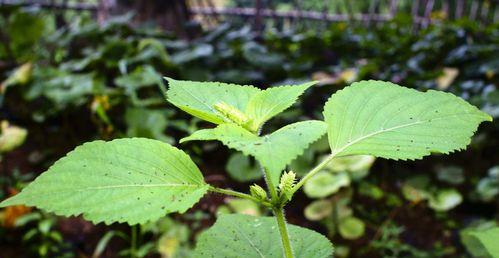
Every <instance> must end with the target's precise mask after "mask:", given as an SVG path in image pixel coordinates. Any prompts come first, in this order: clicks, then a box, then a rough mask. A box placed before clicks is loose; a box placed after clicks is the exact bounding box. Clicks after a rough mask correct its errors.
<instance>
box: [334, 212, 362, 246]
mask: <svg viewBox="0 0 499 258" xmlns="http://www.w3.org/2000/svg"><path fill="white" fill-rule="evenodd" d="M338 229H339V232H340V235H341V236H342V237H343V238H345V239H349V240H353V239H357V238H359V237H361V236H363V235H364V231H365V225H364V222H363V221H362V220H360V219H358V218H355V217H347V218H344V219H342V220H341V221H340V225H339V227H338Z"/></svg>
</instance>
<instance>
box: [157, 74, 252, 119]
mask: <svg viewBox="0 0 499 258" xmlns="http://www.w3.org/2000/svg"><path fill="white" fill-rule="evenodd" d="M165 79H166V80H167V81H168V91H167V92H166V94H167V98H168V101H169V102H170V103H172V104H173V105H175V106H176V107H178V108H180V109H182V110H183V111H185V112H187V113H189V114H191V115H193V116H195V117H198V118H201V119H203V120H206V121H208V122H212V123H215V124H222V123H225V122H227V118H226V117H224V116H223V115H222V114H221V113H220V112H218V111H217V110H216V109H215V108H214V105H215V104H218V103H221V102H225V103H227V104H229V105H231V106H233V107H235V108H237V109H238V110H240V111H244V110H245V109H246V106H247V104H248V102H249V99H250V98H251V97H252V96H254V95H255V94H256V93H258V92H260V90H259V89H257V88H255V87H253V86H249V85H246V86H240V85H236V84H228V83H219V82H193V81H179V80H174V79H171V78H165Z"/></svg>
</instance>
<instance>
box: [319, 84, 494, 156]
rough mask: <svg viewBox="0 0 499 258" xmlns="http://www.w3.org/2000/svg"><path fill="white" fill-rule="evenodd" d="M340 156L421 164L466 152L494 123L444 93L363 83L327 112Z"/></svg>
mask: <svg viewBox="0 0 499 258" xmlns="http://www.w3.org/2000/svg"><path fill="white" fill-rule="evenodd" d="M324 117H325V121H326V123H327V124H328V135H329V144H330V146H331V150H332V153H333V154H334V155H336V156H346V155H355V154H370V155H374V156H377V157H383V158H388V159H403V160H405V159H420V158H422V157H423V156H426V155H429V154H430V153H431V152H438V153H449V152H452V151H454V150H459V149H463V148H465V147H466V145H468V144H469V143H470V137H471V136H472V135H473V133H474V132H475V131H476V129H477V127H478V125H479V124H480V123H481V122H482V121H491V120H492V118H491V117H490V116H489V115H488V114H486V113H484V112H482V111H480V110H478V109H477V108H476V107H474V106H472V105H470V104H468V103H467V102H466V101H464V100H462V99H460V98H458V97H456V96H454V95H452V94H450V93H445V92H440V91H434V90H429V91H427V92H424V93H423V92H418V91H416V90H413V89H408V88H404V87H400V86H398V85H396V84H393V83H389V82H382V81H361V82H358V83H354V84H352V86H350V87H347V88H345V89H343V90H341V91H338V92H337V93H335V94H334V95H333V96H331V98H330V99H329V100H328V102H327V103H326V105H325V107H324Z"/></svg>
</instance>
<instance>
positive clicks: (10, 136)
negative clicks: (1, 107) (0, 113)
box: [0, 120, 28, 154]
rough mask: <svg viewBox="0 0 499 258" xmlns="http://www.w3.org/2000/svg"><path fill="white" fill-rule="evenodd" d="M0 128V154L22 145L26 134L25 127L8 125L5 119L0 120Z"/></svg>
mask: <svg viewBox="0 0 499 258" xmlns="http://www.w3.org/2000/svg"><path fill="white" fill-rule="evenodd" d="M0 130H1V131H0V154H1V153H5V152H9V151H12V150H13V149H15V148H17V147H19V146H20V145H22V144H23V143H24V140H25V139H26V136H27V135H28V131H27V130H26V129H24V128H21V127H18V126H14V125H10V124H9V122H8V121H6V120H3V121H1V122H0Z"/></svg>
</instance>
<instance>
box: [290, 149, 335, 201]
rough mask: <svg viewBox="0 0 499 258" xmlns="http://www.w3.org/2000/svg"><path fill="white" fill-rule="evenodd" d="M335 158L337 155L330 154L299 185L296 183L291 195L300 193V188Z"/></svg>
mask: <svg viewBox="0 0 499 258" xmlns="http://www.w3.org/2000/svg"><path fill="white" fill-rule="evenodd" d="M335 156H336V154H335V153H333V154H330V155H329V156H328V157H327V158H325V159H324V160H323V161H322V162H321V163H319V164H318V165H317V166H315V167H314V168H313V169H312V170H310V171H309V172H308V173H307V174H306V175H305V176H304V177H303V178H302V179H301V180H300V181H299V182H298V183H296V185H295V186H294V187H293V190H292V191H291V193H292V194H294V193H295V192H296V191H298V190H299V189H300V187H302V186H303V185H304V184H305V183H306V182H307V181H308V180H309V179H310V178H312V177H313V176H314V175H315V174H317V173H318V172H319V171H321V170H322V169H323V168H324V167H325V166H326V165H327V164H329V162H331V160H333V159H334V157H335Z"/></svg>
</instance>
